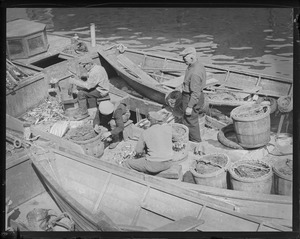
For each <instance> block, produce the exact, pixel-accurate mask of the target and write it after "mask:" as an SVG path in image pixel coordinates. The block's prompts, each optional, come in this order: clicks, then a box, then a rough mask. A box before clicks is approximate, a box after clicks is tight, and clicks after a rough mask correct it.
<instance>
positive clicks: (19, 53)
mask: <svg viewBox="0 0 300 239" xmlns="http://www.w3.org/2000/svg"><path fill="white" fill-rule="evenodd" d="M8 51H9V53H10V55H11V56H14V57H24V56H26V54H25V50H24V48H23V43H22V40H8Z"/></svg>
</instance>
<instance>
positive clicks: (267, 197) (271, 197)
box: [170, 181, 292, 205]
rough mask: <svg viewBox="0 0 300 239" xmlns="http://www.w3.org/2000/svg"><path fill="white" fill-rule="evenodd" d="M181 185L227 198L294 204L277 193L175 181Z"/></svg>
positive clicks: (286, 197) (290, 199) (288, 198)
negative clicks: (261, 192)
mask: <svg viewBox="0 0 300 239" xmlns="http://www.w3.org/2000/svg"><path fill="white" fill-rule="evenodd" d="M170 183H174V184H176V185H178V186H180V187H183V188H186V189H188V190H195V191H198V192H200V193H205V194H207V195H212V196H219V197H225V198H233V199H239V200H246V201H248V200H251V201H256V202H266V203H278V204H285V205H292V197H289V196H282V195H275V194H263V195H262V194H259V193H253V192H252V193H250V192H245V191H236V190H228V189H223V188H214V187H209V186H205V185H199V184H192V183H185V182H173V181H170Z"/></svg>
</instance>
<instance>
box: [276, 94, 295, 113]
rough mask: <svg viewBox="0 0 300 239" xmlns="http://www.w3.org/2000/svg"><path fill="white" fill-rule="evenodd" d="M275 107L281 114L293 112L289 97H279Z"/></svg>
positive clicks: (291, 99) (291, 101)
mask: <svg viewBox="0 0 300 239" xmlns="http://www.w3.org/2000/svg"><path fill="white" fill-rule="evenodd" d="M277 105H278V110H279V111H280V112H281V113H287V112H291V111H292V110H293V98H292V97H291V96H281V97H279V99H278V100H277Z"/></svg>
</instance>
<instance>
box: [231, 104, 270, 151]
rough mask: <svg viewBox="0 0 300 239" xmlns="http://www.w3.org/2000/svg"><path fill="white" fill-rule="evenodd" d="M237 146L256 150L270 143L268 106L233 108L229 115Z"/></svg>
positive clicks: (254, 105)
mask: <svg viewBox="0 0 300 239" xmlns="http://www.w3.org/2000/svg"><path fill="white" fill-rule="evenodd" d="M230 115H231V118H232V119H233V126H234V130H235V133H236V136H237V140H238V143H239V145H241V146H242V147H244V148H258V147H262V146H264V145H266V144H267V143H268V142H269V141H270V128H271V122H270V106H268V105H260V104H251V105H242V106H238V107H236V108H234V109H233V110H232V111H231V113H230Z"/></svg>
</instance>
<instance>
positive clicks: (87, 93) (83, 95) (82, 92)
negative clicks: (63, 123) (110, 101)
mask: <svg viewBox="0 0 300 239" xmlns="http://www.w3.org/2000/svg"><path fill="white" fill-rule="evenodd" d="M77 89H78V93H77V99H78V106H79V109H81V110H82V111H83V112H86V111H87V98H96V99H97V98H101V97H105V96H107V94H106V95H101V93H100V92H99V91H98V90H96V89H95V88H93V89H91V90H87V89H83V88H81V87H78V88H77Z"/></svg>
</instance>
